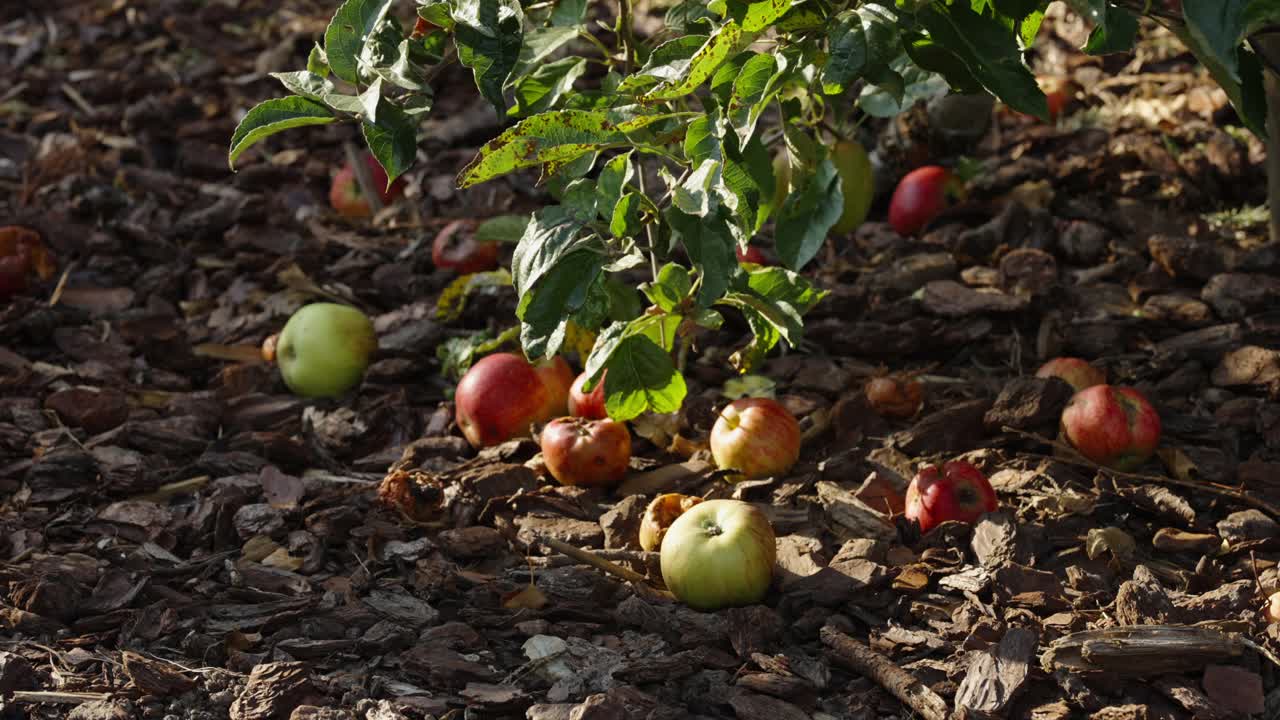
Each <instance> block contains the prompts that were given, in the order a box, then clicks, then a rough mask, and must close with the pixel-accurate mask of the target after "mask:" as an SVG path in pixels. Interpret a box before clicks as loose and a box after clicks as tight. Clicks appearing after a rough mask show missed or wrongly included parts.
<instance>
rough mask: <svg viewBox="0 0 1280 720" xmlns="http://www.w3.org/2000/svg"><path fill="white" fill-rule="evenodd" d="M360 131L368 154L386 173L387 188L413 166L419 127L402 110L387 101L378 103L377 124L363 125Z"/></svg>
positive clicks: (382, 100)
mask: <svg viewBox="0 0 1280 720" xmlns="http://www.w3.org/2000/svg"><path fill="white" fill-rule="evenodd" d="M360 129H361V131H363V133H364V141H365V143H367V144H368V145H369V152H371V153H373V156H374V157H375V158H377V160H378V164H379V165H381V166H382V169H383V170H385V171H386V172H387V187H391V183H392V182H394V181H395V179H396V178H398V177H400V176H401V175H403V174H404V172H405V171H406V170H408V169H409V168H410V167H411V166H412V165H413V159H414V156H415V155H416V154H417V152H418V135H417V126H415V125H414V123H413V119H412V118H410V117H409V116H408V115H406V114H405V112H404V111H403V110H401V109H400V108H398V107H396V106H395V105H392V104H391V101H389V100H387V99H386V98H380V99H379V101H378V121H377V122H376V123H372V122H369V121H368V120H365V121H363V122H362V123H361V124H360Z"/></svg>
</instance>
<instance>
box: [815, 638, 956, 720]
mask: <svg viewBox="0 0 1280 720" xmlns="http://www.w3.org/2000/svg"><path fill="white" fill-rule="evenodd" d="M821 635H822V644H824V645H826V646H827V647H829V648H831V651H832V653H833V654H834V655H835V657H836V658H837V659H838V660H840V661H841V662H842V663H844V664H845V665H847V666H848V667H849V668H850V669H852V670H856V671H857V672H859V673H861V674H863V675H865V676H866V677H868V678H870V679H872V680H874V681H875V682H876V684H878V685H879V686H880V687H882V688H884V689H885V690H888V691H889V692H890V693H891V694H892V695H893V696H894V697H896V698H898V699H899V700H901V701H902V702H903V703H904V704H905V705H906V706H907V707H909V708H911V709H912V710H914V711H915V712H916V714H917V715H919V716H920V717H922V718H924V720H946V718H947V715H948V713H949V709H948V708H947V701H946V700H943V699H942V696H940V695H938V694H937V693H935V692H934V691H933V690H930V689H929V687H928V686H927V685H925V684H924V683H922V682H920V681H919V680H917V679H916V677H915V676H914V675H912V674H911V673H909V672H907V671H906V670H903V669H902V668H900V667H898V666H897V665H895V664H894V663H893V661H891V660H889V658H887V657H885V656H883V655H881V654H880V653H878V652H876V651H874V650H872V649H871V648H869V647H867V646H866V645H863V644H862V643H860V642H858V641H857V640H854V639H853V638H851V637H849V636H848V635H845V634H844V633H842V632H840V631H839V630H837V629H835V628H834V627H832V626H830V625H827V626H826V627H824V628H822V632H821Z"/></svg>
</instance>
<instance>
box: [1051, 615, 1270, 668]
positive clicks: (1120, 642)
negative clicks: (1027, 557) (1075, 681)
mask: <svg viewBox="0 0 1280 720" xmlns="http://www.w3.org/2000/svg"><path fill="white" fill-rule="evenodd" d="M1244 651H1245V645H1244V643H1243V642H1242V641H1241V639H1240V637H1239V636H1237V635H1235V634H1233V633H1224V632H1220V631H1218V630H1213V629H1211V628H1207V627H1191V626H1185V625H1121V626H1118V627H1112V628H1106V629H1103V630H1082V631H1080V632H1075V633H1072V634H1070V635H1066V636H1063V637H1061V638H1058V639H1057V640H1055V641H1054V642H1053V644H1052V645H1050V646H1049V649H1048V651H1047V652H1045V653H1044V655H1042V656H1041V661H1040V664H1041V667H1043V668H1044V670H1045V671H1046V672H1053V671H1054V670H1057V669H1065V670H1072V671H1077V672H1089V671H1092V672H1111V673H1117V674H1121V675H1128V676H1138V677H1142V676H1152V675H1163V674H1165V673H1176V672H1185V671H1187V670H1195V669H1199V668H1202V667H1204V666H1206V665H1210V664H1213V663H1225V662H1229V661H1231V660H1234V659H1236V658H1238V657H1240V656H1241V655H1242V654H1244Z"/></svg>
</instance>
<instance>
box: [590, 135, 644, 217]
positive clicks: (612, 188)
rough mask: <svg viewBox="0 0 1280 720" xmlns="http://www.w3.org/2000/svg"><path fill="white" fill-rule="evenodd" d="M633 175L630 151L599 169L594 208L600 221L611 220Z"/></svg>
mask: <svg viewBox="0 0 1280 720" xmlns="http://www.w3.org/2000/svg"><path fill="white" fill-rule="evenodd" d="M635 174H636V169H635V166H634V165H633V164H632V163H631V151H630V150H628V151H627V152H625V153H622V154H621V155H618V156H617V157H615V158H612V159H611V160H609V162H607V163H605V165H604V167H603V168H601V169H600V176H599V177H597V178H596V197H597V202H596V207H597V208H598V209H599V211H600V219H602V220H612V219H613V216H614V211H615V209H616V208H617V206H618V201H620V200H621V199H622V195H623V193H624V192H626V189H627V183H629V182H631V179H632V178H634V177H635Z"/></svg>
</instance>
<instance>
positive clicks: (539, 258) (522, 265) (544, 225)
mask: <svg viewBox="0 0 1280 720" xmlns="http://www.w3.org/2000/svg"><path fill="white" fill-rule="evenodd" d="M583 225H584V223H583V221H582V219H581V218H580V217H578V216H577V215H576V214H575V212H574V211H573V210H571V209H569V208H566V207H564V206H561V205H552V206H550V207H545V208H543V209H541V210H539V211H537V212H536V213H534V214H533V218H532V219H531V220H530V222H529V225H528V226H527V227H526V228H525V231H524V235H523V236H521V238H520V242H519V243H517V244H516V249H515V253H514V254H513V255H512V258H511V277H512V284H513V285H515V288H516V294H517V295H520V296H523V295H524V294H525V293H527V292H529V289H530V288H532V287H533V286H534V285H535V284H537V283H538V281H539V280H541V279H542V276H543V275H545V274H546V273H548V272H550V271H551V268H552V267H554V266H555V265H556V263H558V262H559V261H560V259H561V258H562V257H564V256H565V255H568V254H569V253H570V252H573V251H575V250H577V249H578V248H579V247H580V246H581V245H582V244H583V243H584V242H585V240H581V239H579V238H578V232H579V231H580V230H581V229H582V228H583Z"/></svg>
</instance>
